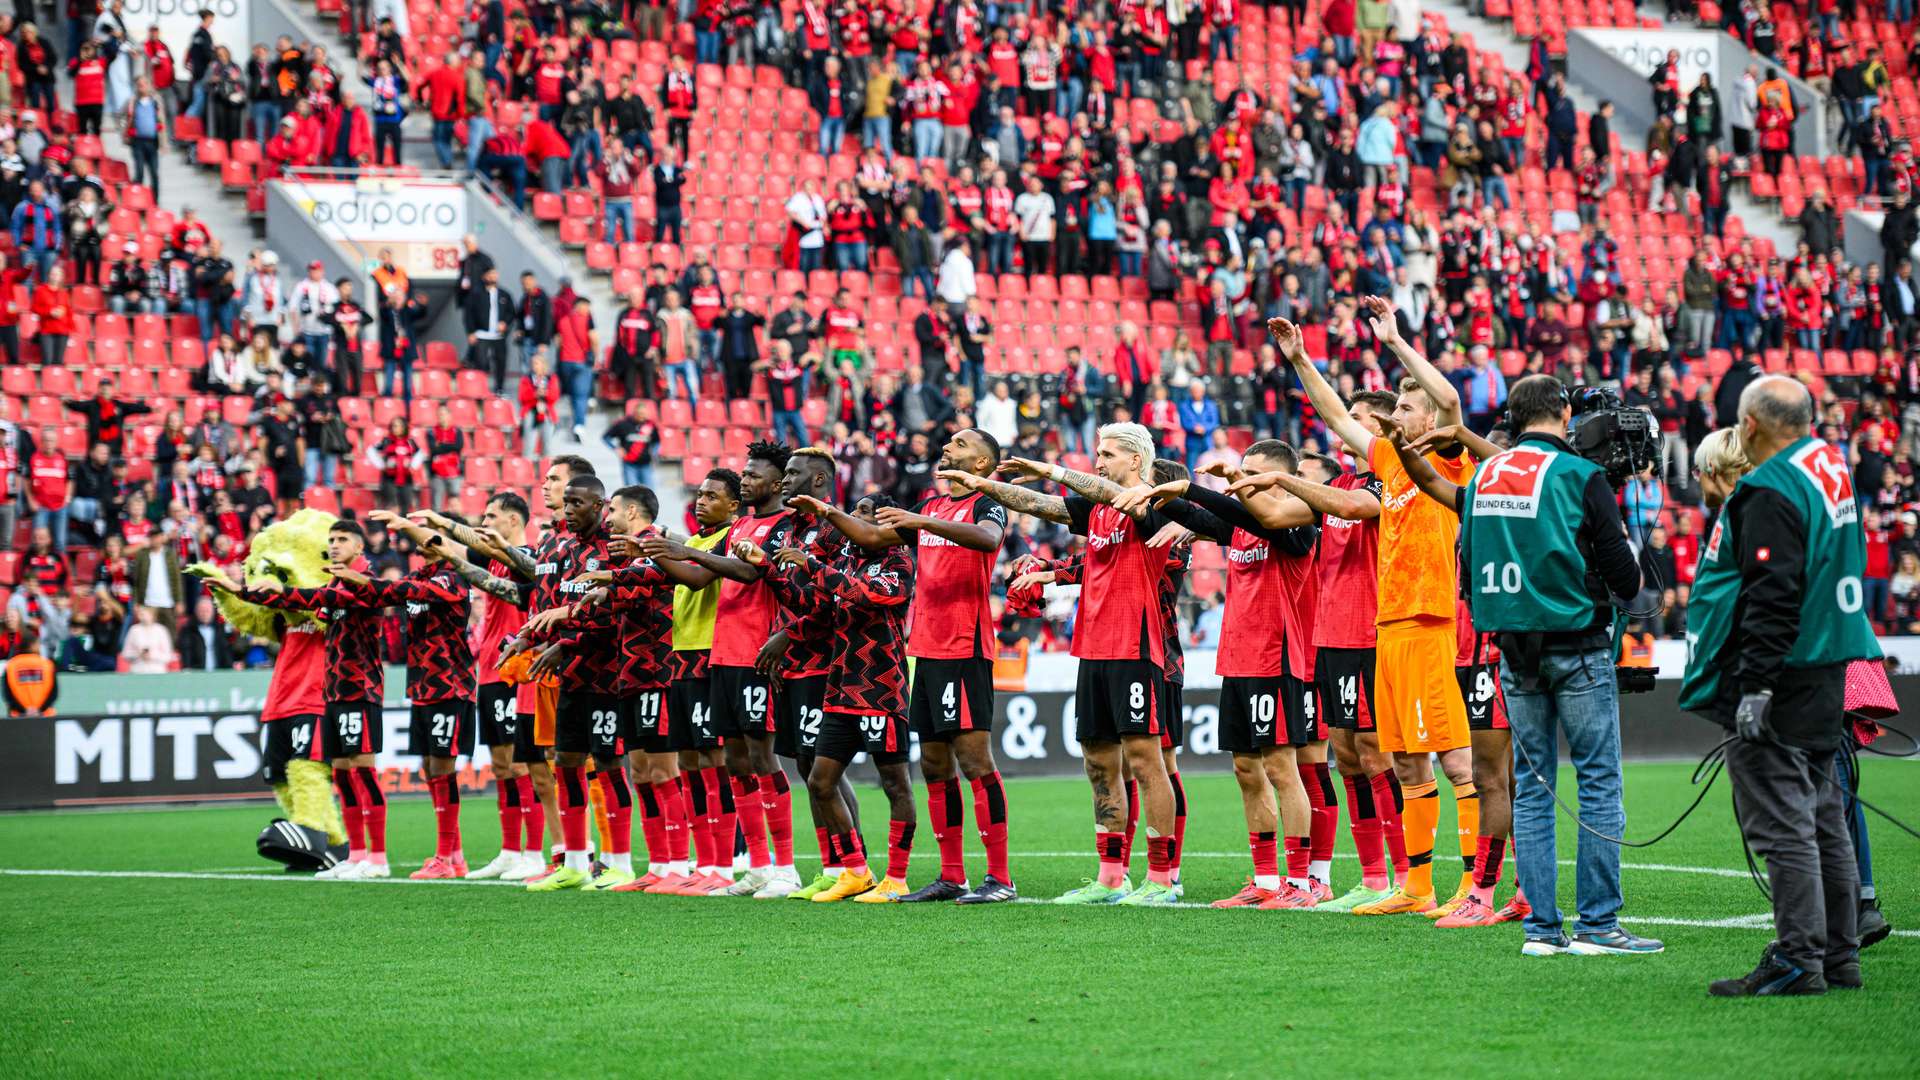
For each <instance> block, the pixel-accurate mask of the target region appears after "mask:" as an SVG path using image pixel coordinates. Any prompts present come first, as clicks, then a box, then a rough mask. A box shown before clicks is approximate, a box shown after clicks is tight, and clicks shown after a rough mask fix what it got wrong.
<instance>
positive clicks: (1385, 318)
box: [1361, 296, 1460, 424]
mask: <svg viewBox="0 0 1920 1080" xmlns="http://www.w3.org/2000/svg"><path fill="white" fill-rule="evenodd" d="M1361 303H1362V304H1364V305H1366V308H1367V311H1368V313H1369V314H1371V315H1372V316H1373V318H1372V320H1371V322H1372V325H1373V336H1374V337H1376V338H1378V339H1379V340H1380V343H1381V344H1382V345H1385V346H1386V347H1387V348H1389V349H1392V350H1393V355H1395V356H1397V357H1399V358H1400V364H1401V366H1402V367H1405V368H1406V369H1407V374H1409V375H1411V376H1413V381H1414V382H1417V383H1419V384H1420V389H1422V390H1425V391H1426V392H1427V396H1428V397H1429V398H1432V399H1433V407H1434V411H1435V420H1434V422H1435V423H1438V424H1457V423H1459V422H1460V391H1458V390H1455V389H1454V388H1453V384H1452V383H1450V382H1448V381H1447V377H1446V376H1445V375H1442V374H1440V369H1439V368H1437V367H1434V366H1433V364H1432V363H1430V362H1428V360H1427V358H1426V357H1424V356H1421V355H1420V353H1419V351H1418V350H1416V349H1415V348H1414V347H1413V346H1411V345H1409V344H1407V342H1406V339H1404V338H1402V337H1401V336H1400V324H1399V323H1398V322H1396V321H1395V320H1394V317H1393V305H1392V304H1389V303H1387V302H1386V301H1385V300H1383V299H1381V298H1380V297H1378V296H1369V297H1365V298H1364V299H1362V300H1361Z"/></svg>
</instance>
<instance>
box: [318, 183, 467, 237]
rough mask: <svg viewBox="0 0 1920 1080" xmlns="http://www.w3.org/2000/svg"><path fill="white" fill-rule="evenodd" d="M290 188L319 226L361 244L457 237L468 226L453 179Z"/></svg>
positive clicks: (463, 202) (463, 191)
mask: <svg viewBox="0 0 1920 1080" xmlns="http://www.w3.org/2000/svg"><path fill="white" fill-rule="evenodd" d="M293 194H294V196H295V202H296V203H298V204H299V206H300V208H301V209H302V210H304V211H306V214H307V216H308V217H309V218H311V219H312V220H313V223H314V225H315V226H317V227H318V228H319V229H320V230H321V232H323V233H325V234H326V235H327V236H329V237H332V238H334V239H339V240H352V241H354V242H356V243H359V244H362V245H367V244H383V243H435V242H444V241H457V240H459V239H460V237H461V236H462V235H463V234H465V233H466V231H467V192H466V189H465V188H462V187H459V186H458V185H455V184H378V185H370V184H353V183H346V182H338V183H324V182H311V181H310V182H307V183H305V184H302V185H300V187H298V188H297V189H295V190H294V192H293Z"/></svg>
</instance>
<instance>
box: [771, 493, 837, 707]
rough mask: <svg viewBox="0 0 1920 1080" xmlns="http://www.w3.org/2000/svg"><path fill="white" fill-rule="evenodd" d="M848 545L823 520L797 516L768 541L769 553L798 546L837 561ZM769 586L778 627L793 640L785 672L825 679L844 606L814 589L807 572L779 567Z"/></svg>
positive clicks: (772, 575) (815, 556) (775, 622)
mask: <svg viewBox="0 0 1920 1080" xmlns="http://www.w3.org/2000/svg"><path fill="white" fill-rule="evenodd" d="M845 544H846V538H845V537H843V536H841V535H840V530H838V529H836V528H834V527H833V526H832V525H830V524H828V523H826V522H824V521H821V520H820V519H819V518H816V517H812V516H810V515H809V516H806V517H802V516H801V515H800V514H799V513H798V512H795V513H794V514H792V515H791V516H789V517H788V518H787V519H786V520H785V521H783V522H781V523H780V524H779V525H778V526H776V527H775V528H774V531H773V533H772V534H771V535H770V536H769V537H768V539H767V547H768V549H769V550H773V551H778V550H779V549H780V548H783V547H797V548H800V549H801V550H803V551H805V552H806V553H807V554H809V555H812V556H813V557H814V558H816V559H820V560H822V561H825V560H829V559H832V558H834V557H835V556H836V555H837V554H838V553H839V552H840V550H841V548H842V547H843V546H844V545H845ZM767 583H768V584H769V585H770V586H772V588H773V596H774V599H775V600H776V601H778V602H779V604H780V611H779V613H778V614H777V615H775V616H774V621H773V628H774V630H775V631H778V632H784V633H785V634H786V635H787V637H788V638H789V639H790V640H791V641H792V644H791V645H789V646H788V647H787V655H786V663H785V665H784V668H783V670H782V672H781V674H782V676H783V677H785V678H789V679H804V678H807V677H808V676H812V675H825V674H826V673H827V671H828V669H829V667H830V665H831V663H832V660H833V651H834V649H835V648H836V647H837V646H838V644H839V639H838V637H837V635H836V634H835V632H834V631H835V628H836V627H837V625H838V620H837V612H838V610H839V605H838V604H837V603H836V602H835V600H834V598H833V596H832V595H831V594H830V593H828V592H826V591H825V590H823V589H820V588H818V587H817V586H815V585H814V584H813V583H812V581H811V580H810V578H809V575H808V574H806V573H805V572H804V571H800V570H795V569H793V568H792V567H784V566H783V567H775V568H773V569H772V570H769V571H768V572H767Z"/></svg>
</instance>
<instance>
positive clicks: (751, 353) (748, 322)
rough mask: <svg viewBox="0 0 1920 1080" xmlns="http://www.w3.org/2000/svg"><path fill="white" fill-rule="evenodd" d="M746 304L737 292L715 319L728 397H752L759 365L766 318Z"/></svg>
mask: <svg viewBox="0 0 1920 1080" xmlns="http://www.w3.org/2000/svg"><path fill="white" fill-rule="evenodd" d="M746 305H747V300H746V297H744V296H742V295H741V294H740V293H734V294H733V296H732V297H731V298H730V299H729V301H728V303H727V310H726V311H725V312H724V313H723V314H721V315H720V317H719V318H718V319H717V320H716V322H715V326H716V327H717V328H718V330H719V334H720V345H719V353H720V355H719V359H720V374H721V377H722V379H723V380H724V383H725V387H726V394H727V398H728V399H729V400H741V399H744V398H747V397H749V396H751V394H752V392H753V373H754V371H755V369H757V368H758V367H759V364H760V339H759V337H758V333H759V329H760V327H762V326H765V325H766V324H767V320H766V317H765V316H763V315H761V314H760V313H759V312H757V311H749V310H748V309H747V306H746ZM696 323H697V317H696ZM796 445H798V444H796Z"/></svg>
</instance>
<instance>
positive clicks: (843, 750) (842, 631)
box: [747, 495, 914, 904]
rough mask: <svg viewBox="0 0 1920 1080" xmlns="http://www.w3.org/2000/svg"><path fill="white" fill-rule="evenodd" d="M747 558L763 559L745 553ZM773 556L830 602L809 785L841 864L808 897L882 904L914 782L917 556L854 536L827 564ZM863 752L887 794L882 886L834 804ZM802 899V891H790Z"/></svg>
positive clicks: (897, 876)
mask: <svg viewBox="0 0 1920 1080" xmlns="http://www.w3.org/2000/svg"><path fill="white" fill-rule="evenodd" d="M891 505H893V503H892V500H891V499H888V498H887V497H886V496H884V495H870V496H868V497H866V498H864V499H861V500H860V503H859V505H858V506H857V507H855V515H856V516H857V517H860V518H862V519H864V520H865V521H867V522H868V523H870V524H871V523H873V522H874V515H875V513H876V512H877V511H878V510H880V509H883V508H885V507H888V506H891ZM747 554H748V556H749V557H750V558H753V559H756V560H764V559H767V558H768V556H767V555H766V553H765V552H762V551H759V550H757V549H750V550H749V551H748V552H747ZM771 561H773V562H775V563H778V564H779V565H780V566H781V567H782V568H783V569H790V570H792V571H793V572H794V573H795V574H796V575H797V576H798V577H799V578H800V579H801V581H802V582H803V583H805V584H809V585H811V586H812V587H814V588H818V589H821V590H823V591H825V592H826V593H828V594H830V595H831V596H832V597H833V599H834V600H835V601H836V610H837V612H838V616H837V618H836V630H837V635H836V636H837V637H838V647H837V648H836V650H835V652H834V656H833V661H832V664H831V666H830V669H829V671H828V672H827V692H826V696H825V698H824V706H823V715H822V717H821V721H820V738H819V741H818V743H817V745H816V746H815V752H816V753H815V758H814V762H813V770H812V773H811V774H810V775H809V776H808V778H807V787H808V789H809V790H810V791H811V792H812V794H813V796H814V798H815V800H816V804H817V805H818V806H819V807H820V810H821V812H822V814H823V815H824V816H825V817H826V820H827V822H828V824H827V826H826V828H827V835H828V841H827V842H828V844H829V845H830V846H831V847H832V849H833V854H834V855H835V856H836V857H837V858H836V859H835V861H836V862H838V863H839V864H840V865H841V866H842V867H844V869H843V870H842V871H841V872H840V876H839V877H838V878H837V879H835V881H834V883H833V885H832V887H830V888H827V889H822V890H821V891H819V892H817V893H815V894H814V895H813V896H812V897H811V898H810V899H812V901H813V902H814V903H816V904H824V903H832V902H834V901H839V900H847V899H852V900H855V901H859V902H867V903H887V902H888V901H891V900H897V899H898V898H900V897H901V896H904V895H906V893H907V882H906V878H907V863H908V860H909V858H910V857H911V855H912V852H913V833H914V811H913V779H912V777H911V776H910V775H909V774H908V772H907V743H908V737H907V693H906V690H907V657H906V632H905V630H906V609H907V601H908V599H909V597H910V596H911V595H912V592H913V562H912V560H911V559H910V558H909V557H908V555H907V553H906V549H905V548H904V547H886V548H881V549H880V550H878V551H869V550H868V549H866V548H863V547H861V546H860V545H858V544H855V543H852V542H851V541H847V542H843V543H842V544H841V548H840V553H839V554H838V556H837V557H835V558H834V559H832V560H823V559H821V558H819V557H817V556H815V555H814V554H813V553H812V552H810V551H808V550H806V549H805V548H801V547H793V546H788V547H782V548H780V549H779V550H778V551H777V552H775V553H774V554H773V556H772V559H771ZM862 752H864V753H866V754H867V756H869V757H870V758H872V759H873V764H874V768H875V770H876V771H878V772H879V774H880V787H881V790H883V791H885V792H886V794H887V803H888V807H889V820H888V822H887V826H888V832H887V871H886V876H885V877H884V878H882V879H881V880H880V881H879V882H877V883H876V882H875V881H874V879H873V873H872V871H871V870H870V869H869V868H868V866H867V855H866V851H865V849H864V845H863V844H862V843H861V841H860V839H859V836H858V834H857V833H855V832H854V829H853V819H852V818H851V817H850V816H848V814H847V813H846V808H845V806H844V805H843V804H842V802H841V801H840V779H841V776H842V774H844V773H845V771H846V767H847V765H848V764H850V763H851V762H852V761H853V759H854V758H856V757H858V756H859V755H860V754H861V753H862ZM795 895H798V894H795Z"/></svg>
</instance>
